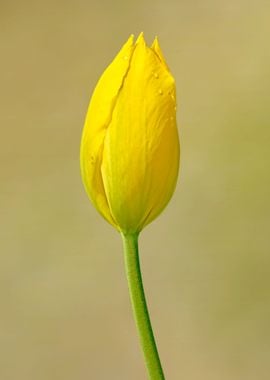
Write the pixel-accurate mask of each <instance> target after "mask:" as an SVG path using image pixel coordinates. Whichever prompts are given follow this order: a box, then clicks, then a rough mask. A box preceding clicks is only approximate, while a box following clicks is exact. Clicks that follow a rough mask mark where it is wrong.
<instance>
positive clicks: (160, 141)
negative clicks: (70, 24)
mask: <svg viewBox="0 0 270 380" xmlns="http://www.w3.org/2000/svg"><path fill="white" fill-rule="evenodd" d="M178 167H179V139H178V132H177V126H176V99H175V82H174V78H173V77H172V75H171V73H170V71H169V69H168V66H167V65H166V63H165V60H164V58H163V55H162V52H161V50H160V47H159V44H158V40H157V38H156V39H155V40H154V42H153V44H152V46H151V47H148V46H147V45H146V43H145V40H144V37H143V34H142V33H141V34H140V36H139V38H138V39H137V41H136V42H135V44H134V42H133V36H131V37H130V38H129V39H128V40H127V42H126V43H125V44H124V46H123V47H122V49H121V50H120V52H119V53H118V54H117V56H116V57H115V59H114V60H113V62H112V63H111V64H110V65H109V66H108V68H107V69H106V70H105V72H104V73H103V75H102V76H101V78H100V79H99V82H98V83H97V86H96V88H95V90H94V93H93V96H92V99H91V102H90V105H89V109H88V113H87V116H86V121H85V126H84V131H83V136H82V141H81V173H82V178H83V182H84V185H85V189H86V191H87V193H88V195H89V197H90V199H91V200H92V202H93V203H94V205H95V207H96V208H97V209H98V211H99V212H100V213H101V214H102V215H103V217H104V218H105V219H106V220H107V221H108V222H109V223H111V224H112V225H113V226H114V227H116V228H117V229H118V230H119V231H121V232H123V233H138V232H140V231H141V230H142V228H143V227H144V226H145V225H147V224H148V223H150V222H151V221H152V220H153V219H155V218H156V217H157V216H158V215H159V214H160V213H161V211H162V210H163V209H164V207H165V206H166V204H167V203H168V202H169V200H170V198H171V196H172V194H173V192H174V188H175V184H176V180H177V176H178Z"/></svg>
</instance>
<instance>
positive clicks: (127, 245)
mask: <svg viewBox="0 0 270 380" xmlns="http://www.w3.org/2000/svg"><path fill="white" fill-rule="evenodd" d="M122 239H123V244H124V252H125V265H126V275H127V280H128V287H129V293H130V298H131V303H132V309H133V314H134V318H135V322H136V326H137V329H138V332H139V336H140V342H141V347H142V350H143V353H144V358H145V362H146V366H147V369H148V373H149V379H151V380H165V377H164V374H163V370H162V367H161V363H160V359H159V356H158V351H157V346H156V343H155V338H154V334H153V330H152V327H151V321H150V317H149V313H148V309H147V304H146V299H145V295H144V290H143V282H142V275H141V270H140V261H139V251H138V234H122Z"/></svg>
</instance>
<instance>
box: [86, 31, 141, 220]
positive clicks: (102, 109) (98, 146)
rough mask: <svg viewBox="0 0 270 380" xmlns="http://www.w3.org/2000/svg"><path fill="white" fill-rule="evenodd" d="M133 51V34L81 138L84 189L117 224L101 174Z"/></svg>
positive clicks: (106, 76) (105, 79) (108, 73)
mask: <svg viewBox="0 0 270 380" xmlns="http://www.w3.org/2000/svg"><path fill="white" fill-rule="evenodd" d="M133 50H134V45H133V36H131V37H130V38H129V39H128V41H127V42H126V43H125V45H124V46H123V47H122V49H121V50H120V52H119V53H118V55H117V56H116V57H115V59H114V60H113V62H112V63H111V64H110V65H109V67H108V68H107V69H106V70H105V72H104V73H103V75H102V76H101V78H100V80H99V82H98V83H97V86H96V88H95V90H94V93H93V96H92V99H91V102H90V105H89V109H88V112H87V116H86V120H85V126H84V131H83V136H82V140H81V154H80V162H81V174H82V179H83V182H84V185H85V189H86V191H87V193H88V195H89V197H90V198H91V200H92V201H93V203H94V204H95V206H96V208H97V209H98V210H99V211H100V213H101V214H102V215H103V216H104V217H105V219H107V220H108V221H109V222H110V223H111V224H113V225H114V226H116V223H115V221H114V219H113V217H112V215H111V212H110V209H109V207H108V202H107V199H106V195H105V191H104V186H103V181H102V177H101V161H102V154H103V142H104V137H105V133H106V130H107V128H108V125H109V123H110V120H111V118H112V112H113V109H114V106H115V102H116V100H117V97H118V93H119V91H120V89H121V86H122V85H123V81H124V78H125V75H126V73H127V71H128V69H129V65H130V61H131V57H132V54H133ZM116 227H117V226H116Z"/></svg>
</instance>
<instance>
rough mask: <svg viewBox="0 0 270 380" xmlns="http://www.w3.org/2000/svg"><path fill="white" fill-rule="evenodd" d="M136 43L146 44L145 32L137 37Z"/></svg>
mask: <svg viewBox="0 0 270 380" xmlns="http://www.w3.org/2000/svg"><path fill="white" fill-rule="evenodd" d="M136 45H145V39H144V33H143V32H141V33H140V34H139V36H138V38H137V41H136Z"/></svg>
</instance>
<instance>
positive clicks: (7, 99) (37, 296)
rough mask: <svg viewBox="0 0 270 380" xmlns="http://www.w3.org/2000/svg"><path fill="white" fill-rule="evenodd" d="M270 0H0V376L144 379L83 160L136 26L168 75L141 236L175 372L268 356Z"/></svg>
mask: <svg viewBox="0 0 270 380" xmlns="http://www.w3.org/2000/svg"><path fill="white" fill-rule="evenodd" d="M269 12H270V3H269V1H263V0H257V1H255V0H254V1H244V0H236V1H232V0H229V1H221V0H218V1H214V0H206V1H195V0H183V1H176V0H174V1H161V0H156V1H132V2H129V1H123V0H122V1H109V0H107V1H101V0H100V1H91V0H88V1H83V0H77V1H75V0H73V1H63V0H62V1H52V0H49V1H43V2H40V1H32V2H31V1H19V0H17V1H1V3H0V54H1V59H0V68H1V70H0V105H1V106H0V110H1V111H0V127H1V138H0V157H1V161H0V165H1V168H0V176H1V177H0V178H1V188H0V202H1V205H0V207H1V209H0V235H1V241H0V250H1V253H0V303H1V306H0V378H1V379H3V380H29V379H30V380H32V379H35V380H48V379H50V380H58V379H61V380H62V379H65V380H86V379H93V380H107V379H110V380H114V379H115V380H143V379H146V378H147V376H146V372H145V368H144V363H143V360H142V355H141V352H140V348H139V344H138V339H137V335H136V331H135V327H134V322H133V319H132V314H131V308H130V303H129V298H128V292H127V284H126V279H125V273H124V264H123V254H122V246H121V241H120V236H119V234H118V233H117V232H116V231H114V229H113V228H112V227H111V226H110V225H108V224H107V223H106V222H105V221H103V219H102V218H101V217H100V216H99V214H98V213H97V212H96V211H95V209H94V208H93V207H92V205H91V204H90V202H89V201H88V199H87V197H86V194H85V192H84V189H83V186H82V183H81V178H80V171H79V160H78V156H79V144H80V137H81V131H82V127H83V122H84V117H85V113H86V110H87V106H88V103H89V98H90V95H91V93H92V91H93V88H94V85H95V83H96V81H97V80H98V78H99V76H100V74H101V73H102V71H103V70H104V68H105V67H106V66H107V65H108V63H109V62H110V61H111V60H112V59H113V57H114V55H115V54H116V52H117V51H118V50H119V49H120V47H121V46H122V44H123V43H124V41H125V40H126V39H127V38H128V36H129V35H130V34H131V33H134V34H136V35H137V34H138V33H139V32H140V31H141V30H143V31H144V32H145V38H146V40H147V42H148V43H149V44H150V43H151V42H152V40H153V38H154V36H155V35H156V34H157V35H158V36H159V40H160V44H161V47H162V49H163V51H164V55H165V57H166V59H167V61H168V64H169V66H170V68H171V70H172V72H173V74H174V76H175V78H176V82H177V93H178V106H179V107H178V121H179V131H180V136H181V173H180V179H179V182H178V186H177V189H176V192H175V194H174V197H173V199H172V201H171V203H170V204H169V206H168V208H167V209H166V211H165V212H164V213H163V215H162V216H161V217H159V218H158V219H157V220H156V221H155V222H153V223H152V224H151V225H150V226H149V227H147V228H146V229H145V230H144V231H143V233H142V235H141V239H140V249H141V261H142V269H143V276H144V279H145V288H146V293H147V298H148V300H149V307H150V311H151V316H152V320H153V326H154V330H155V333H156V337H157V342H158V346H159V351H160V354H161V358H162V362H163V365H164V370H165V373H166V374H167V377H166V378H167V379H168V380H181V379H186V380H198V379H199V380H204V379H205V380H217V379H218V380H228V379H230V380H257V379H260V380H266V379H269V371H270V324H269V320H270V248H269V246H270V232H269V230H270V217H269V212H270V201H269V193H270V176H269V164H270V156H269V147H270V123H269V122H270V107H269V98H270V96H269V91H270V49H269V45H270V38H269V37H270V23H269Z"/></svg>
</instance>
